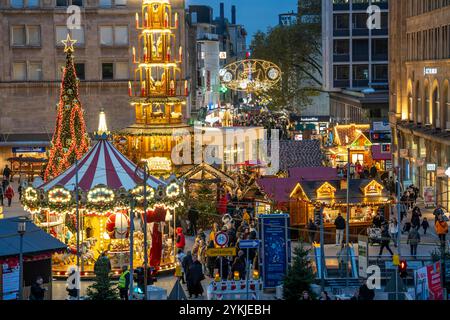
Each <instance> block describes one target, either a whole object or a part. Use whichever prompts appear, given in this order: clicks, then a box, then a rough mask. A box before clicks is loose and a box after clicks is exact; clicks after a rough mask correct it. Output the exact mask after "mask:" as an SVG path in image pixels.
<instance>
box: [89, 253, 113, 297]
mask: <svg viewBox="0 0 450 320" xmlns="http://www.w3.org/2000/svg"><path fill="white" fill-rule="evenodd" d="M94 273H95V279H94V283H93V284H92V285H91V286H89V287H88V288H87V296H88V298H89V300H119V296H118V293H117V287H116V286H114V285H113V284H112V283H111V278H110V267H109V260H108V258H106V257H103V256H100V257H99V258H98V260H97V262H96V263H95V268H94Z"/></svg>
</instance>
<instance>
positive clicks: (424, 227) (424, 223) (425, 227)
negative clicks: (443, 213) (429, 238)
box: [421, 217, 430, 235]
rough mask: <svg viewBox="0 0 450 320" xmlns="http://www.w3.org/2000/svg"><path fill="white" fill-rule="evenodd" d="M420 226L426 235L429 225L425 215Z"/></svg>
mask: <svg viewBox="0 0 450 320" xmlns="http://www.w3.org/2000/svg"><path fill="white" fill-rule="evenodd" d="M421 226H422V228H423V235H426V234H427V229H428V228H429V227H430V224H429V223H428V219H427V217H424V218H423V221H422V224H421Z"/></svg>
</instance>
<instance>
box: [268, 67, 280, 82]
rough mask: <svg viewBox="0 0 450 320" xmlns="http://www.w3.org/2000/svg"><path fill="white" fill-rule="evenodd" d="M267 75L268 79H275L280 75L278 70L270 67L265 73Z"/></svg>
mask: <svg viewBox="0 0 450 320" xmlns="http://www.w3.org/2000/svg"><path fill="white" fill-rule="evenodd" d="M267 75H268V76H269V79H270V80H275V79H277V78H278V77H279V76H280V73H279V72H278V70H277V69H275V68H271V69H270V70H269V72H268V73H267Z"/></svg>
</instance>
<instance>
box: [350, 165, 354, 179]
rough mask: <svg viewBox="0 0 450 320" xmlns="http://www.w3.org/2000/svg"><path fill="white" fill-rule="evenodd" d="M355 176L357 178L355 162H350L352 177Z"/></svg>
mask: <svg viewBox="0 0 450 320" xmlns="http://www.w3.org/2000/svg"><path fill="white" fill-rule="evenodd" d="M354 178H355V164H354V163H350V179H354Z"/></svg>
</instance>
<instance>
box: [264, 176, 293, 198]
mask: <svg viewBox="0 0 450 320" xmlns="http://www.w3.org/2000/svg"><path fill="white" fill-rule="evenodd" d="M297 183H298V179H297V178H295V177H294V178H261V179H257V180H256V184H257V185H258V187H259V188H260V189H261V191H262V192H263V193H264V194H265V195H266V196H267V197H268V198H269V199H270V200H272V201H274V202H276V203H283V202H288V201H289V194H290V193H291V191H292V189H294V187H295V185H296V184H297Z"/></svg>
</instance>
